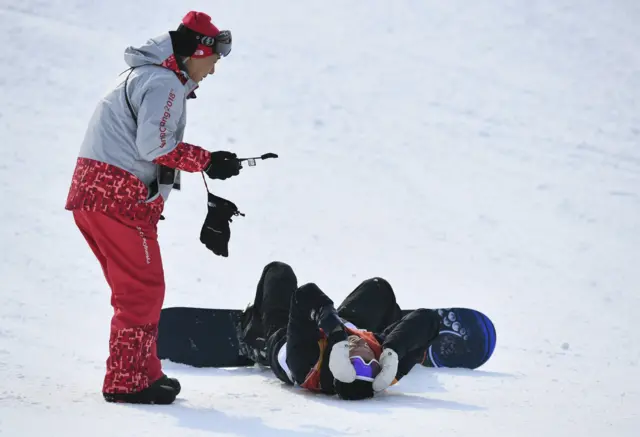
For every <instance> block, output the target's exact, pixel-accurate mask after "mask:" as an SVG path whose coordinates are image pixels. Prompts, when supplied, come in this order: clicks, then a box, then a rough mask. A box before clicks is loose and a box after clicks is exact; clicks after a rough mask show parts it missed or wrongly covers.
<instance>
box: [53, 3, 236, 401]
mask: <svg viewBox="0 0 640 437" xmlns="http://www.w3.org/2000/svg"><path fill="white" fill-rule="evenodd" d="M230 51H231V33H230V32H229V31H227V30H223V31H220V30H219V29H218V28H217V27H216V26H215V25H214V24H213V23H212V22H211V18H210V17H209V16H208V15H206V14H204V13H202V12H195V11H191V12H189V13H188V14H186V16H185V17H184V18H183V20H182V23H181V24H180V25H179V27H178V29H177V30H175V31H168V32H166V33H164V34H162V35H160V36H157V37H155V38H151V39H149V40H148V41H147V42H146V43H145V44H143V45H142V46H140V47H128V48H127V49H126V50H125V52H124V59H125V62H126V64H127V65H128V66H129V67H130V68H129V70H128V71H126V72H125V74H123V79H122V81H120V83H119V84H118V85H116V86H115V88H113V89H112V90H110V91H108V92H107V93H106V95H104V96H103V97H102V99H101V100H100V101H99V102H98V105H97V107H96V109H95V112H94V113H93V116H92V117H91V119H90V121H89V125H88V128H87V131H86V134H85V137H84V141H83V143H82V146H81V148H80V153H79V157H78V159H77V163H76V168H75V171H74V173H73V178H72V182H71V187H70V190H69V194H68V198H67V201H66V205H65V209H67V210H70V211H73V217H74V220H75V223H76V225H77V226H78V228H79V229H80V232H81V233H82V235H83V236H84V238H85V239H86V241H87V243H88V245H89V247H90V248H91V250H92V251H93V253H94V254H95V256H96V257H97V258H98V261H99V262H100V265H101V266H102V270H103V273H104V276H105V278H106V280H107V283H108V284H109V287H110V288H111V305H112V306H113V309H114V315H113V318H112V320H111V334H110V338H109V357H108V359H107V361H106V375H105V377H104V383H103V388H102V392H103V396H104V399H105V400H106V401H108V402H127V403H145V404H154V403H157V404H170V403H172V402H173V401H174V400H175V398H176V396H177V395H178V393H179V392H180V384H179V382H178V381H177V380H176V379H174V378H168V377H167V376H166V375H165V374H164V373H163V371H162V367H161V364H160V360H159V359H158V357H157V354H156V338H157V326H158V320H159V318H160V310H161V308H162V304H163V300H164V293H165V281H164V271H163V267H162V259H161V255H160V247H159V245H158V240H157V223H158V220H159V219H160V218H161V214H162V211H163V208H164V203H165V202H166V201H167V198H168V196H169V193H170V192H171V190H172V189H173V188H179V178H180V170H183V171H186V172H204V173H205V174H206V175H207V176H208V177H209V178H211V179H220V180H223V179H227V178H230V177H233V176H236V175H238V174H239V172H240V169H241V168H242V166H241V164H240V161H239V160H238V159H237V158H236V155H235V154H234V153H231V152H226V151H218V152H209V151H207V150H205V149H204V148H201V147H198V146H196V145H192V144H189V143H187V142H184V141H183V134H184V129H185V125H186V109H185V105H186V101H187V99H190V98H195V94H194V91H195V90H196V88H197V87H198V86H199V83H200V82H201V81H202V80H203V79H204V78H205V77H207V76H208V75H210V74H213V73H214V72H215V66H216V63H217V62H218V61H219V59H220V58H221V57H225V56H227V55H229V52H230ZM212 232H215V230H212Z"/></svg>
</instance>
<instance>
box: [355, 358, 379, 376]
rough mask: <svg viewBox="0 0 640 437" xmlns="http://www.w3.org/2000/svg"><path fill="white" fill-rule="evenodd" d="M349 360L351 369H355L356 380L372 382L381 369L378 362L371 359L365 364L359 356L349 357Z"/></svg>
mask: <svg viewBox="0 0 640 437" xmlns="http://www.w3.org/2000/svg"><path fill="white" fill-rule="evenodd" d="M349 360H350V361H351V365H352V366H353V368H354V369H356V379H359V380H361V381H369V382H372V381H373V380H374V378H375V377H376V375H378V373H380V369H381V367H380V363H379V362H378V360H375V359H373V360H371V361H369V362H366V361H365V360H364V358H362V357H361V356H359V355H356V356H355V357H351V358H350V359H349Z"/></svg>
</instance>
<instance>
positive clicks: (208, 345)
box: [158, 307, 496, 369]
mask: <svg viewBox="0 0 640 437" xmlns="http://www.w3.org/2000/svg"><path fill="white" fill-rule="evenodd" d="M242 311H243V310H237V309H217V308H192V307H172V308H164V309H163V310H162V313H161V316H160V324H159V328H158V357H159V358H160V359H168V360H170V361H173V362H176V363H181V364H187V365H190V366H194V367H247V366H253V365H254V363H253V361H251V360H250V359H248V358H247V357H246V356H244V354H243V351H242V349H243V345H242V343H241V342H240V340H239V337H238V335H239V328H238V326H239V323H240V316H241V315H242ZM410 311H411V310H404V311H403V314H407V313H409V312H410ZM437 311H438V314H439V315H440V334H439V335H438V337H437V338H436V339H435V340H434V341H433V342H432V343H431V345H430V346H429V349H428V350H427V354H426V356H425V360H424V362H423V363H422V365H423V366H425V367H446V368H466V369H476V368H478V367H480V366H482V365H483V364H484V363H486V362H487V360H489V358H491V355H492V354H493V351H494V349H495V345H496V329H495V327H494V325H493V322H492V321H491V319H489V318H488V317H487V316H486V315H485V314H483V313H481V312H479V311H476V310H473V309H469V308H441V309H437Z"/></svg>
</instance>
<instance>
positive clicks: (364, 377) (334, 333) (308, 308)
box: [241, 262, 439, 400]
mask: <svg viewBox="0 0 640 437" xmlns="http://www.w3.org/2000/svg"><path fill="white" fill-rule="evenodd" d="M241 328H242V330H243V342H244V343H245V344H247V345H248V346H249V347H250V348H252V349H253V351H252V359H253V360H254V361H256V362H258V363H260V364H262V365H265V366H269V367H270V368H271V370H272V371H273V373H274V374H275V375H276V376H277V377H278V379H280V380H281V381H283V382H284V383H286V384H289V385H299V386H300V387H302V388H305V389H307V390H310V391H314V392H320V393H324V394H329V395H333V394H337V395H338V396H339V397H340V398H342V399H347V400H358V399H366V398H370V397H373V396H374V394H375V393H377V392H382V391H384V390H385V389H386V388H387V387H389V386H390V385H392V384H395V383H396V382H397V381H399V380H400V379H401V378H403V377H404V376H405V375H406V374H408V373H409V372H410V371H411V369H412V368H413V367H414V366H415V365H416V364H418V363H421V362H422V361H423V360H424V359H425V358H426V353H427V349H428V348H429V345H430V343H431V342H432V341H433V340H434V339H435V338H436V337H437V336H438V332H439V316H438V313H437V312H436V311H434V310H430V309H425V308H421V309H417V310H414V311H412V312H410V313H409V314H407V315H405V316H404V317H402V312H401V310H400V307H399V306H398V304H397V303H396V297H395V294H394V292H393V289H392V288H391V285H390V284H389V283H388V282H387V281H385V280H384V279H382V278H371V279H367V280H365V281H363V282H362V283H361V284H360V285H359V286H358V287H357V288H356V289H355V290H354V291H353V292H351V294H349V296H347V298H346V299H345V300H344V302H343V303H342V304H341V305H340V306H339V307H338V309H337V310H336V309H335V308H334V305H333V301H332V300H331V299H330V298H329V297H328V296H327V295H326V294H325V293H324V292H323V291H322V290H321V289H320V288H319V287H318V286H317V285H316V284H314V283H307V284H304V285H302V286H300V287H298V284H297V278H296V275H295V273H294V272H293V269H292V268H291V266H289V265H288V264H285V263H282V262H272V263H270V264H268V265H267V266H265V268H264V270H263V272H262V276H261V277H260V280H259V281H258V287H257V290H256V296H255V300H254V302H253V304H252V305H251V306H249V307H248V308H247V310H246V312H245V313H244V315H243V320H242V322H241Z"/></svg>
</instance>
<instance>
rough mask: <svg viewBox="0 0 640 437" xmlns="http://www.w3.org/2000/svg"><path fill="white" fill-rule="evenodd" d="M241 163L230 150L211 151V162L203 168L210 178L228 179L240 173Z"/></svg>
mask: <svg viewBox="0 0 640 437" xmlns="http://www.w3.org/2000/svg"><path fill="white" fill-rule="evenodd" d="M241 168H242V163H241V162H240V160H238V158H237V155H236V154H235V153H231V152H224V151H220V152H211V162H210V163H209V166H208V167H207V168H206V169H205V171H204V172H205V173H206V174H207V176H209V177H210V178H211V179H222V180H224V179H228V178H230V177H231V176H237V175H239V174H240V169H241Z"/></svg>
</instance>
